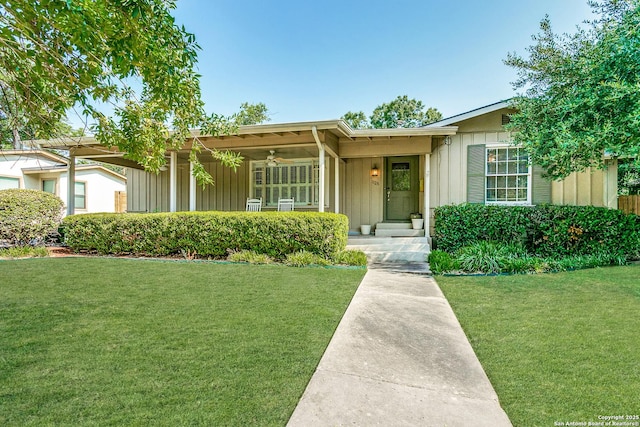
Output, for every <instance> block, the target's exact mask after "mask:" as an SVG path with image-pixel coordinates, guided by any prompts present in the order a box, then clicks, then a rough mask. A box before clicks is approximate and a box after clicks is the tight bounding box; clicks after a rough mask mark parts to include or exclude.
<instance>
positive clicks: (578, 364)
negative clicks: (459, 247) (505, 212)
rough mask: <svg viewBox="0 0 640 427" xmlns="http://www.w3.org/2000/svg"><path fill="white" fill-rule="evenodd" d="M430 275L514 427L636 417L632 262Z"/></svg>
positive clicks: (637, 275) (639, 271) (638, 293)
mask: <svg viewBox="0 0 640 427" xmlns="http://www.w3.org/2000/svg"><path fill="white" fill-rule="evenodd" d="M436 280H437V282H438V284H439V285H440V288H441V289H442V291H443V292H444V294H445V296H446V297H447V300H448V301H449V303H450V304H451V306H452V308H453V309H454V312H455V314H456V316H457V317H458V319H459V321H460V323H461V325H462V327H463V329H464V331H465V333H466V334H467V337H468V338H469V341H470V342H471V345H472V347H473V349H474V351H475V352H476V354H477V356H478V358H479V360H480V362H481V364H482V365H483V367H484V369H485V371H486V373H487V375H488V377H489V379H490V380H491V382H492V384H493V386H494V388H495V390H496V392H497V393H498V396H499V399H500V403H501V405H502V407H503V408H504V409H505V411H506V412H507V415H508V416H509V418H510V419H511V421H512V423H513V424H514V426H553V425H569V424H567V423H569V422H574V423H581V422H584V423H585V424H584V425H587V424H588V423H589V422H592V423H597V422H602V421H603V420H602V419H601V418H600V417H603V416H614V415H622V416H624V417H627V416H628V417H629V419H622V421H623V422H632V423H633V422H636V423H640V400H638V396H640V353H638V331H640V315H639V313H640V266H639V265H633V266H625V267H609V268H596V269H588V270H579V271H573V272H566V273H556V274H539V275H514V276H492V277H442V276H438V277H436ZM556 423H557V424H556ZM561 423H564V424H561ZM629 425H633V424H629Z"/></svg>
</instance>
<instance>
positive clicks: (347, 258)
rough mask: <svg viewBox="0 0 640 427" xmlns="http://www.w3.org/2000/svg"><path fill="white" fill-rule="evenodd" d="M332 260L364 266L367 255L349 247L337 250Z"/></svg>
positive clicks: (337, 262)
mask: <svg viewBox="0 0 640 427" xmlns="http://www.w3.org/2000/svg"><path fill="white" fill-rule="evenodd" d="M333 261H334V262H335V263H336V264H342V265H352V266H356V267H366V265H367V255H366V254H365V253H364V252H362V251H360V250H353V249H349V250H345V251H340V252H338V253H337V254H336V255H335V257H334V258H333Z"/></svg>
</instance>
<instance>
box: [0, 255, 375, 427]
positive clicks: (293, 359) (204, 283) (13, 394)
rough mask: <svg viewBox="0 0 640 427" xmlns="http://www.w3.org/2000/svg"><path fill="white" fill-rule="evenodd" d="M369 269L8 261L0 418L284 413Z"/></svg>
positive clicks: (273, 418)
mask: <svg viewBox="0 0 640 427" xmlns="http://www.w3.org/2000/svg"><path fill="white" fill-rule="evenodd" d="M363 275H364V270H346V269H322V268H304V269H296V268H289V267H283V266H255V265H254V266H252V265H221V264H212V263H186V262H158V261H152V260H150V261H145V260H127V259H108V258H65V259H30V260H16V261H0V425H3V426H4V425H34V426H35V425H37V426H40V425H168V426H178V425H212V426H213V425H216V426H224V425H251V424H254V425H284V424H285V423H286V422H287V420H288V418H289V416H290V414H291V413H292V411H293V409H294V408H295V405H296V404H297V402H298V399H299V398H300V396H301V395H302V392H303V391H304V388H305V387H306V385H307V382H308V381H309V379H310V378H311V375H312V374H313V372H314V370H315V368H316V366H317V364H318V361H319V360H320V357H321V356H322V353H323V351H324V349H325V348H326V346H327V344H328V342H329V340H330V338H331V336H332V334H333V331H334V330H335V328H336V326H337V325H338V322H339V321H340V318H341V317H342V314H343V313H344V310H345V308H346V307H347V305H348V303H349V301H350V300H351V297H352V296H353V293H354V291H355V289H356V288H357V286H358V284H359V282H360V280H361V279H362V276H363Z"/></svg>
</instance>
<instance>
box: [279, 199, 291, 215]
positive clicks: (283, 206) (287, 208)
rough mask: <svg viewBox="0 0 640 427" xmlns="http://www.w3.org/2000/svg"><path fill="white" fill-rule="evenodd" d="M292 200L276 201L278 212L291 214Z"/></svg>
mask: <svg viewBox="0 0 640 427" xmlns="http://www.w3.org/2000/svg"><path fill="white" fill-rule="evenodd" d="M293 206H294V201H293V199H278V211H280V212H291V211H292V210H293Z"/></svg>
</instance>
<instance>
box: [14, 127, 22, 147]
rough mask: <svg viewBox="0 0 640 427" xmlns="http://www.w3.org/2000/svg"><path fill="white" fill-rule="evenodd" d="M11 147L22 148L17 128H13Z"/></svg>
mask: <svg viewBox="0 0 640 427" xmlns="http://www.w3.org/2000/svg"><path fill="white" fill-rule="evenodd" d="M13 148H14V149H15V150H21V149H22V141H20V133H19V132H18V129H17V128H13Z"/></svg>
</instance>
